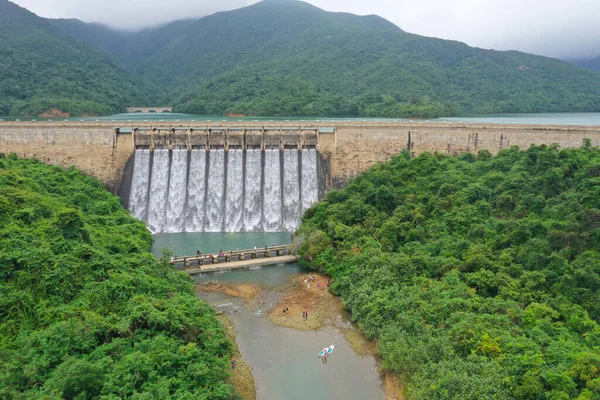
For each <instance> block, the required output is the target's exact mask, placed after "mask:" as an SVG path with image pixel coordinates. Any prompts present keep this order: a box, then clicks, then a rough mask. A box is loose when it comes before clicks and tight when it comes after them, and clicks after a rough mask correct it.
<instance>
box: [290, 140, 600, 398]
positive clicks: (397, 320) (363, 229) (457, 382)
mask: <svg viewBox="0 0 600 400" xmlns="http://www.w3.org/2000/svg"><path fill="white" fill-rule="evenodd" d="M588 144H589V143H588ZM599 199H600V149H598V148H595V147H591V146H589V145H588V146H586V147H584V148H581V149H576V150H571V149H567V150H562V151H560V150H559V149H557V148H556V147H554V146H539V147H535V146H532V147H531V148H529V149H528V150H527V151H520V150H519V149H518V148H516V147H513V148H508V149H504V150H502V151H501V152H500V153H499V154H498V156H496V157H492V156H491V155H490V153H489V152H487V151H485V150H482V151H480V152H479V153H478V154H477V155H473V154H464V155H462V156H460V157H449V156H444V155H440V154H429V153H425V154H422V155H420V156H419V157H417V158H411V157H410V156H409V155H408V154H407V153H403V154H400V155H398V156H395V157H394V158H393V159H392V160H391V161H390V162H388V163H384V164H378V165H376V166H375V167H373V168H371V169H370V170H369V171H368V172H366V173H364V174H363V175H361V176H360V177H359V178H357V179H355V180H354V181H352V182H351V183H350V184H349V185H348V187H347V188H346V189H345V190H342V191H333V192H330V193H329V194H328V195H327V197H326V198H325V200H324V201H322V202H320V203H317V204H316V205H315V206H313V208H311V209H309V210H308V211H307V213H306V214H305V216H304V219H303V223H302V226H301V228H300V230H299V231H298V232H297V234H296V235H297V236H299V237H301V238H304V243H303V245H302V247H301V248H300V250H299V252H300V254H301V256H302V259H303V262H304V263H306V264H308V265H309V266H310V267H312V268H314V269H318V270H320V271H323V272H327V273H328V274H330V275H331V276H332V277H333V284H332V290H333V291H334V292H335V293H337V294H340V295H341V296H342V299H343V303H344V305H345V307H347V308H348V309H349V310H350V311H351V312H352V318H353V319H354V320H355V321H357V322H358V324H359V327H360V328H361V329H362V330H363V331H364V332H365V333H366V334H367V335H368V336H369V337H370V338H375V339H377V340H378V352H379V354H380V355H381V357H382V361H383V366H384V368H385V369H387V370H389V371H393V372H394V373H396V374H398V375H399V376H401V377H402V378H403V379H404V381H405V382H407V385H408V387H407V394H408V397H409V398H410V399H473V400H475V399H514V398H517V399H569V398H579V399H600V350H599V349H600V325H599V324H598V318H599V317H600V200H599Z"/></svg>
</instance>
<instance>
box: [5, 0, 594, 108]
mask: <svg viewBox="0 0 600 400" xmlns="http://www.w3.org/2000/svg"><path fill="white" fill-rule="evenodd" d="M0 4H12V3H8V2H7V1H6V0H0ZM0 7H1V6H0ZM14 7H16V6H14V5H13V8H14ZM21 10H22V9H21ZM29 14H31V13H29ZM34 17H35V21H36V22H35V23H32V24H30V23H21V24H20V25H19V27H18V29H17V30H18V31H20V32H25V33H27V36H31V35H33V36H32V37H35V35H34V34H35V26H36V25H39V24H42V23H44V24H46V25H48V26H50V25H51V28H53V32H52V35H51V36H50V37H51V38H52V40H53V41H55V42H56V41H58V42H60V43H66V42H65V40H70V43H73V48H76V49H79V51H80V53H82V54H83V53H85V57H86V58H87V59H88V61H86V62H84V63H82V62H79V63H78V65H90V64H91V63H93V62H94V61H93V60H96V61H97V62H99V63H101V64H102V65H103V67H102V68H110V71H118V73H117V75H118V76H114V77H111V76H110V75H108V76H107V77H106V79H107V82H112V83H111V85H113V84H114V83H116V82H122V88H121V89H119V90H118V93H115V92H114V91H111V95H110V97H111V100H110V103H107V104H110V109H111V110H112V109H116V108H118V107H121V109H124V108H125V107H126V106H128V105H154V104H168V105H172V106H174V107H175V111H180V112H187V113H196V114H228V113H243V114H248V115H285V116H381V117H406V116H416V117H435V116H441V115H457V114H460V113H503V112H575V111H577V112H590V111H600V73H597V72H593V71H589V70H584V69H580V68H578V67H576V66H573V65H571V64H568V63H566V62H562V61H559V60H555V59H550V58H546V57H541V56H534V55H529V54H525V53H520V52H515V51H509V52H499V51H492V50H482V49H477V48H472V47H469V46H467V45H466V44H464V43H460V42H456V41H449V40H442V39H434V38H428V37H423V36H418V35H414V34H409V33H406V32H404V31H403V30H401V29H400V28H398V27H397V26H396V25H394V24H392V23H391V22H389V21H387V20H385V19H383V18H381V17H378V16H364V17H362V16H356V15H352V14H346V13H332V12H325V11H323V10H321V9H319V8H317V7H314V6H312V5H309V4H307V3H304V2H301V1H295V0H288V1H274V0H270V1H263V2H261V3H257V4H255V5H252V6H249V7H245V8H242V9H238V10H234V11H227V12H220V13H217V14H214V15H211V16H208V17H204V18H201V19H199V20H187V21H177V22H173V23H171V24H168V25H165V26H161V27H157V28H152V29H146V30H143V31H140V32H134V33H132V32H129V33H126V32H117V31H114V30H111V29H109V28H106V27H104V26H102V25H98V24H87V23H83V22H81V21H78V20H63V19H59V20H47V21H46V20H43V19H42V18H38V17H36V16H34V15H33V14H31V15H30V16H29V18H34ZM4 30H5V29H4V27H0V32H4ZM30 33H31V35H30ZM17 36H19V35H17V34H16V31H14V32H13V36H11V35H10V33H9V32H5V33H4V36H3V38H4V39H5V40H4V42H9V46H10V45H11V44H10V43H13V47H14V44H15V43H19V38H18V37H17ZM67 37H68V38H67ZM32 41H33V42H35V39H32ZM30 42H31V41H30ZM30 42H28V43H22V44H21V45H20V46H19V47H20V52H21V53H23V55H24V56H25V55H26V54H29V55H27V57H31V54H34V53H36V46H34V45H33V43H30ZM83 43H85V45H84V44H83ZM6 46H7V44H6V43H4V44H0V52H1V51H3V49H4V47H6ZM83 49H85V50H83ZM44 54H45V55H44V57H46V58H45V60H46V61H45V62H46V63H47V64H48V65H52V64H61V61H60V60H61V59H62V58H61V57H58V54H57V53H56V52H49V53H44ZM38 56H39V55H38ZM98 57H102V59H101V60H100V59H98ZM1 62H2V61H0V63H1ZM97 68H100V67H97ZM79 69H81V68H79ZM79 69H75V70H74V71H71V72H70V76H71V78H70V79H69V82H70V84H71V85H72V86H76V85H79V86H80V87H81V88H83V90H84V91H86V92H89V95H90V96H92V93H94V94H95V96H96V97H101V96H102V95H103V94H104V95H105V94H106V90H103V89H102V88H97V87H96V86H93V85H92V86H89V85H88V81H89V77H88V78H84V77H85V76H87V75H89V73H88V74H87V75H86V72H85V71H79ZM78 71H79V72H78ZM79 75H81V77H79ZM60 77H61V75H60V74H57V79H60ZM6 78H7V79H8V81H9V84H12V85H13V87H18V86H19V84H18V82H23V81H26V80H27V78H26V77H25V76H20V75H19V74H18V72H17V73H14V74H13V75H11V76H8V77H6ZM11 82H12V83H11ZM132 82H136V83H135V84H134V86H135V87H134V89H135V90H134V91H133V92H130V91H131V89H132V88H131V84H132ZM0 85H2V84H1V83H0ZM15 85H16V86H15ZM0 87H1V86H0ZM36 88H37V89H36V90H34V91H33V92H31V93H30V94H27V95H22V96H21V97H20V98H18V99H17V100H12V102H11V100H10V98H11V97H7V98H8V99H9V100H8V102H7V103H6V104H7V105H4V106H3V107H0V112H2V110H4V113H6V112H8V111H10V112H11V113H13V114H14V113H15V111H17V112H23V111H27V112H32V110H27V107H23V104H24V103H23V101H25V100H28V99H38V98H40V97H41V98H44V96H51V94H52V91H53V90H55V89H52V90H49V89H48V85H46V84H44V82H42V81H36ZM55 88H56V86H55ZM0 90H1V89H0ZM111 90H112V89H111ZM0 93H2V92H1V91H0ZM28 93H29V92H28ZM113 94H114V96H113ZM136 96H138V97H136ZM12 98H14V95H13V97H12ZM17 102H19V103H18V104H19V107H15V104H17ZM35 112H37V109H36V110H35V111H33V113H35Z"/></svg>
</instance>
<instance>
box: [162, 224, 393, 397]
mask: <svg viewBox="0 0 600 400" xmlns="http://www.w3.org/2000/svg"><path fill="white" fill-rule="evenodd" d="M154 239H155V243H154V246H153V248H152V251H153V252H154V253H155V254H156V255H160V254H161V253H162V251H163V250H164V249H165V248H168V249H169V250H171V251H172V252H173V253H175V254H177V255H192V254H195V253H196V250H201V251H202V253H203V254H207V253H211V252H212V253H216V252H217V251H219V250H220V249H222V250H224V251H228V250H229V249H235V248H239V249H250V248H253V247H254V246H255V245H256V246H261V245H262V246H264V245H265V244H268V245H272V244H276V245H278V244H285V243H289V241H290V234H289V233H177V234H160V235H155V236H154ZM300 273H307V271H306V270H304V269H303V268H302V267H300V266H299V265H298V264H286V265H278V266H269V267H261V268H255V269H251V270H238V271H232V272H222V273H213V274H205V275H198V276H195V277H194V280H195V281H196V283H201V284H202V283H206V282H212V281H219V282H223V283H226V284H234V285H240V284H242V285H253V286H258V287H259V288H260V292H259V293H258V294H257V295H256V296H255V297H254V298H253V299H252V300H250V301H245V300H243V299H240V298H236V297H232V296H229V295H227V294H225V293H214V292H199V296H200V297H201V298H202V299H204V300H205V301H207V302H208V303H209V304H210V305H211V306H213V307H214V308H215V310H216V311H220V312H223V313H224V314H225V315H226V316H227V317H228V318H229V319H230V320H231V322H232V324H233V326H234V328H235V331H236V335H237V336H236V343H237V345H238V348H239V350H240V353H241V355H242V357H243V359H244V361H245V362H246V364H248V366H249V367H250V368H251V370H252V374H253V375H254V381H255V386H256V395H257V399H259V400H278V399H282V400H284V399H285V400H295V399H314V400H319V399H327V400H331V399H383V398H384V391H383V388H382V379H381V377H380V375H379V372H378V370H377V362H376V360H375V358H374V357H373V356H372V355H369V356H363V357H361V356H359V355H357V354H356V353H355V352H354V350H353V349H352V348H351V347H350V345H349V344H348V342H347V341H346V339H345V337H344V334H343V333H342V331H343V330H344V329H348V328H350V327H351V323H350V322H349V320H348V315H347V313H346V312H344V311H343V310H342V309H341V307H337V308H336V309H335V310H332V312H333V313H336V314H337V315H331V318H330V319H331V320H333V321H334V322H335V323H334V324H329V326H326V327H324V328H321V329H319V330H316V331H314V330H297V329H291V328H285V327H281V326H279V325H276V324H274V323H273V322H272V321H271V319H270V318H269V316H268V315H267V313H268V311H269V310H270V309H271V308H273V307H275V306H276V305H277V304H279V303H280V301H282V300H283V298H284V296H285V295H286V291H289V290H290V289H292V288H293V287H292V277H293V276H295V275H297V274H300ZM332 344H333V345H335V350H334V352H333V353H332V355H331V356H330V357H329V359H328V362H327V364H323V363H322V362H321V360H320V359H319V358H317V353H318V352H319V351H320V350H321V349H323V348H324V347H328V346H330V345H332ZM233 373H235V370H234V372H233Z"/></svg>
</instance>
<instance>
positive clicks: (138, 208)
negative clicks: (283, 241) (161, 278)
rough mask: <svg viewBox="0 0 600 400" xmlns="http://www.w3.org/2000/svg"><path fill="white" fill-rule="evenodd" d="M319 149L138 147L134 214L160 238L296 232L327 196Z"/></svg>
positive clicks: (131, 203) (132, 201)
mask: <svg viewBox="0 0 600 400" xmlns="http://www.w3.org/2000/svg"><path fill="white" fill-rule="evenodd" d="M318 158H319V157H318V154H317V150H316V148H315V147H314V146H309V147H305V148H302V149H299V148H298V147H295V148H294V147H284V148H280V147H277V146H266V147H265V148H261V147H260V146H249V147H247V148H245V149H243V148H242V146H233V147H229V148H225V147H224V146H217V147H211V148H210V149H206V148H204V147H197V148H191V149H188V148H187V147H186V146H173V147H172V148H171V149H169V148H168V147H157V148H154V149H153V150H151V148H150V147H148V146H143V147H138V148H136V151H135V154H134V156H133V171H132V177H131V187H130V190H129V201H128V208H129V210H130V211H131V213H132V215H133V216H135V217H137V218H139V219H140V220H142V221H144V222H146V224H147V226H148V228H149V229H150V230H151V231H152V232H153V233H179V232H280V231H294V230H295V229H296V228H297V227H298V225H299V223H300V217H301V215H302V213H303V212H304V211H305V210H306V209H308V208H309V207H310V206H311V205H312V204H313V203H314V202H316V201H317V200H318V197H319V173H318V164H319V161H318Z"/></svg>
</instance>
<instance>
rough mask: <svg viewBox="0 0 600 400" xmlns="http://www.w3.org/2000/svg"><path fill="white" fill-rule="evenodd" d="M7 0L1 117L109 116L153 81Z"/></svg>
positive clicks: (139, 99) (1, 37)
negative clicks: (53, 113)
mask: <svg viewBox="0 0 600 400" xmlns="http://www.w3.org/2000/svg"><path fill="white" fill-rule="evenodd" d="M118 64H119V63H118V62H116V61H113V60H112V59H111V58H110V57H107V56H106V55H105V54H103V53H102V52H100V51H99V50H96V49H93V48H92V47H90V46H87V45H85V44H83V43H81V42H78V41H76V40H74V39H72V38H70V37H68V36H66V35H64V34H62V33H61V32H60V31H59V30H58V29H56V28H54V27H53V26H52V25H51V24H50V23H49V22H48V21H46V20H45V19H43V18H39V17H38V16H36V15H35V14H32V13H30V12H29V11H27V10H26V9H24V8H21V7H19V6H17V5H15V4H14V3H11V2H9V1H8V0H0V115H7V114H12V115H28V114H30V115H38V114H40V113H43V112H49V111H51V110H53V109H59V110H60V111H62V112H66V113H69V114H75V115H83V114H92V115H100V114H112V113H115V112H121V111H122V110H123V107H125V106H126V105H129V104H139V103H142V104H143V103H148V102H150V100H149V99H150V97H149V93H150V91H149V90H148V89H149V87H151V86H152V85H148V84H147V83H142V80H141V79H139V78H136V77H135V76H134V74H133V73H132V72H129V71H127V70H126V69H125V68H123V67H121V66H119V65H118Z"/></svg>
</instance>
